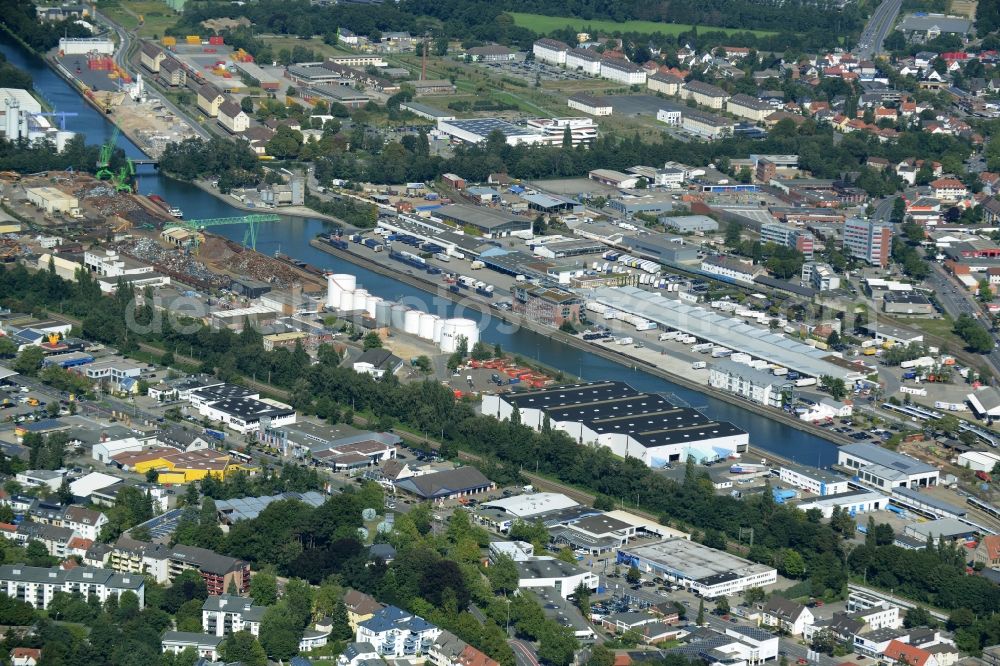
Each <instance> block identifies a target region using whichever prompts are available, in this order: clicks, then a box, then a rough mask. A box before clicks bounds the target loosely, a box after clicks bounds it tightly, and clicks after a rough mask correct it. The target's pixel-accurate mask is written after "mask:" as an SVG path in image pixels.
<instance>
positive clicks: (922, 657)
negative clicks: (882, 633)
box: [882, 640, 939, 666]
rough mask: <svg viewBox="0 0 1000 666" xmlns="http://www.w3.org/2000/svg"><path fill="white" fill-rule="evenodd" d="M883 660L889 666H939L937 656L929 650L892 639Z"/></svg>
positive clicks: (883, 654)
mask: <svg viewBox="0 0 1000 666" xmlns="http://www.w3.org/2000/svg"><path fill="white" fill-rule="evenodd" d="M882 660H883V661H884V662H885V663H886V664H888V665H889V666H896V665H899V666H939V664H938V660H937V657H935V656H934V655H933V654H931V653H930V652H928V651H927V650H925V649H923V648H919V647H916V646H913V645H909V644H907V643H903V642H902V641H899V640H893V641H890V643H889V645H888V647H886V649H885V652H883V653H882Z"/></svg>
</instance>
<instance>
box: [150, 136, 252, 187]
mask: <svg viewBox="0 0 1000 666" xmlns="http://www.w3.org/2000/svg"><path fill="white" fill-rule="evenodd" d="M160 167H161V168H162V169H163V170H164V171H166V172H167V173H169V174H171V175H173V176H176V177H178V178H182V179H184V180H194V179H196V178H216V179H218V184H219V191H220V192H228V191H230V190H231V189H233V188H234V187H244V186H250V185H256V184H257V183H258V182H260V180H261V178H263V176H264V170H263V169H262V168H261V166H260V162H259V160H258V159H257V155H256V154H255V153H254V152H253V150H252V149H251V148H250V146H249V145H248V144H246V143H244V142H242V141H231V140H228V139H223V138H221V137H212V138H211V139H209V140H207V141H206V140H204V139H201V138H192V139H185V140H184V141H181V142H180V143H171V144H168V145H167V147H166V149H165V150H164V151H163V155H161V156H160Z"/></svg>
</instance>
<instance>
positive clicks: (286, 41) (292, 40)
mask: <svg viewBox="0 0 1000 666" xmlns="http://www.w3.org/2000/svg"><path fill="white" fill-rule="evenodd" d="M260 39H261V41H263V42H265V43H266V44H269V45H270V46H271V48H272V49H274V52H275V55H277V52H278V51H280V50H281V49H288V50H289V51H291V50H292V49H294V48H295V47H296V46H302V47H304V48H307V49H312V50H313V51H316V52H317V53H322V54H323V55H324V56H342V55H349V54H350V51H345V50H344V49H340V48H337V47H336V46H330V45H329V44H327V43H326V42H324V41H323V39H322V38H321V37H311V38H310V39H299V38H298V37H293V36H286V35H260Z"/></svg>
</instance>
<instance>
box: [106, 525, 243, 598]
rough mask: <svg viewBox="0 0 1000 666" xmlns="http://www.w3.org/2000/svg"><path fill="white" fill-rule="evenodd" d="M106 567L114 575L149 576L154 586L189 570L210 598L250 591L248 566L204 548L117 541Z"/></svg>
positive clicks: (127, 539)
mask: <svg viewBox="0 0 1000 666" xmlns="http://www.w3.org/2000/svg"><path fill="white" fill-rule="evenodd" d="M109 565H110V567H111V568H112V569H113V570H115V571H118V572H123V573H136V574H146V575H149V576H151V577H152V578H153V580H155V581H156V582H157V583H163V584H166V583H169V582H170V581H172V580H173V579H174V578H176V577H177V576H178V575H179V574H180V573H181V572H184V571H187V570H189V569H193V570H195V571H197V572H198V573H200V574H201V577H202V578H203V579H204V580H205V584H206V586H207V587H208V593H209V594H210V595H212V594H214V595H221V594H224V593H225V592H226V591H227V590H228V589H229V584H230V583H232V584H234V585H235V586H236V589H237V591H238V592H239V593H240V594H245V593H247V592H249V591H250V565H249V564H248V563H247V562H244V561H242V560H237V559H235V558H232V557H226V556H224V555H219V554H218V553H216V552H213V551H211V550H208V549H206V548H196V547H194V546H184V545H180V544H178V545H175V546H174V547H173V548H170V547H168V546H165V545H162V544H153V543H146V542H143V541H136V540H134V539H130V538H128V537H121V538H119V539H118V542H117V543H115V545H114V547H113V549H112V550H111V556H110V560H109Z"/></svg>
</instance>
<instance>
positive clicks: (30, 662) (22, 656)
mask: <svg viewBox="0 0 1000 666" xmlns="http://www.w3.org/2000/svg"><path fill="white" fill-rule="evenodd" d="M41 659H42V651H41V650H40V649H38V648H27V647H16V648H14V649H13V650H11V651H10V666H38V662H39V661H41Z"/></svg>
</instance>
